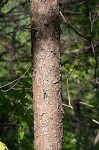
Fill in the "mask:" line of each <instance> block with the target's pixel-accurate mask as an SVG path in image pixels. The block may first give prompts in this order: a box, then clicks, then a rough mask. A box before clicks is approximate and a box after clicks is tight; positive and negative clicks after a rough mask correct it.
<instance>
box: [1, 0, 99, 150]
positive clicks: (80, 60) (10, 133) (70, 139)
mask: <svg viewBox="0 0 99 150" xmlns="http://www.w3.org/2000/svg"><path fill="white" fill-rule="evenodd" d="M30 20H31V19H30V1H29V0H17V1H16V0H0V68H1V69H0V141H2V142H4V143H5V144H6V145H7V146H8V148H9V150H27V149H29V150H33V111H32V65H31V64H32V56H31V29H30V28H31V26H30ZM60 27H61V36H60V42H61V65H62V101H63V110H64V118H63V120H64V150H84V149H85V150H99V66H98V65H99V1H98V0H88V1H87V0H64V1H60Z"/></svg>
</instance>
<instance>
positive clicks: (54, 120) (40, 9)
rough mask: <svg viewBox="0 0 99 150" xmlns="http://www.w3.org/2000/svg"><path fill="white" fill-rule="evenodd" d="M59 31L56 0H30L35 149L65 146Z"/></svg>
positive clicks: (44, 149)
mask: <svg viewBox="0 0 99 150" xmlns="http://www.w3.org/2000/svg"><path fill="white" fill-rule="evenodd" d="M59 32H60V27H59V8H58V3H57V0H31V40H32V55H33V102H34V104H33V105H34V106H33V107H34V149H35V150H62V142H63V140H62V139H63V124H62V103H61V74H60V69H61V66H60V46H59V40H60V35H59V34H60V33H59Z"/></svg>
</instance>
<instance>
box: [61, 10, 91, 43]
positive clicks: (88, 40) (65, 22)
mask: <svg viewBox="0 0 99 150" xmlns="http://www.w3.org/2000/svg"><path fill="white" fill-rule="evenodd" d="M59 13H60V16H61V17H62V18H63V20H64V22H65V23H66V24H68V25H69V26H70V27H71V29H73V30H74V31H75V32H76V33H77V34H78V35H80V36H81V37H83V38H84V39H86V40H88V41H90V40H89V39H88V38H87V37H85V36H84V35H82V34H81V33H80V32H79V31H77V30H76V29H75V28H74V27H73V26H72V25H71V24H70V23H69V22H68V21H67V20H66V19H65V17H64V16H63V14H62V12H61V11H60V12H59Z"/></svg>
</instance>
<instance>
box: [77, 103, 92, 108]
mask: <svg viewBox="0 0 99 150" xmlns="http://www.w3.org/2000/svg"><path fill="white" fill-rule="evenodd" d="M79 103H80V104H82V105H86V106H89V107H94V106H93V105H90V104H87V103H84V102H79Z"/></svg>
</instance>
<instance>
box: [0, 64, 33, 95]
mask: <svg viewBox="0 0 99 150" xmlns="http://www.w3.org/2000/svg"><path fill="white" fill-rule="evenodd" d="M30 67H31V65H30V66H29V67H28V69H27V70H26V71H25V72H24V74H22V76H20V77H19V78H18V79H16V80H14V81H12V82H10V83H8V84H5V85H3V86H1V87H0V88H3V87H6V86H7V85H10V84H12V83H14V82H15V81H16V83H15V84H14V85H12V86H11V87H10V88H9V89H7V90H1V91H2V92H8V91H10V90H11V89H13V87H15V86H16V85H17V83H18V82H19V81H20V79H21V78H22V77H23V76H24V75H25V74H26V73H27V72H28V71H29V69H30Z"/></svg>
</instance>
